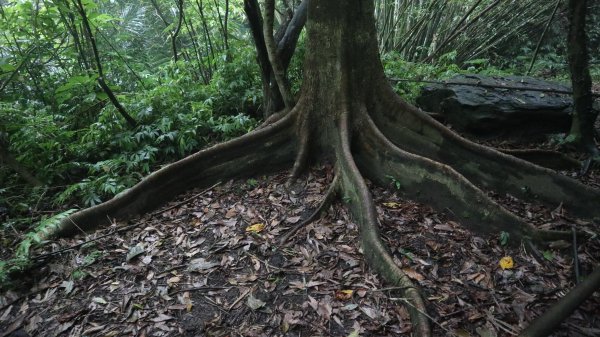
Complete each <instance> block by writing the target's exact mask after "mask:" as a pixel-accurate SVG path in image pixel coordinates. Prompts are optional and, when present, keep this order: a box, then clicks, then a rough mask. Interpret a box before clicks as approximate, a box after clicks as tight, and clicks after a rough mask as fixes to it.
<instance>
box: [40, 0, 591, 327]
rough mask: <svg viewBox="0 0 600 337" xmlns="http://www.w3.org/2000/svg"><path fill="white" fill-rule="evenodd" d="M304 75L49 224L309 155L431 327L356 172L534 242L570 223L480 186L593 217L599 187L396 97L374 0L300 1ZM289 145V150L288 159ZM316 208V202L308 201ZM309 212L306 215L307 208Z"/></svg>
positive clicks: (64, 227) (122, 213)
mask: <svg viewBox="0 0 600 337" xmlns="http://www.w3.org/2000/svg"><path fill="white" fill-rule="evenodd" d="M306 28H307V38H308V49H307V55H306V60H305V70H304V82H303V85H302V91H301V94H300V98H299V99H298V102H297V104H296V105H295V107H294V108H293V109H292V110H291V111H289V112H288V113H287V114H285V115H281V114H276V115H274V116H272V118H269V119H268V121H267V122H266V124H265V125H263V126H262V127H261V128H259V130H257V131H254V132H252V133H250V134H248V135H245V136H242V137H240V138H238V139H235V140H232V141H229V142H227V143H224V144H220V145H216V146H214V147H212V148H209V149H207V150H204V151H201V152H199V153H197V154H194V155H192V156H190V157H188V158H185V159H183V160H181V161H179V162H177V163H174V164H171V165H170V166H167V167H165V168H163V169H161V170H159V171H157V172H155V173H153V174H151V175H150V176H148V177H147V178H145V179H144V180H142V181H141V182H140V183H139V184H137V185H136V186H134V187H133V188H131V189H130V190H128V191H127V192H124V193H122V194H121V195H119V196H118V197H115V198H114V199H113V200H110V201H107V202H105V203H103V204H100V205H98V206H95V207H92V208H89V209H86V210H82V211H79V212H77V213H75V214H73V215H71V216H70V217H69V218H68V219H65V220H64V221H62V222H61V223H60V225H59V226H58V227H57V228H56V230H55V231H53V232H51V233H50V235H67V234H74V233H78V232H79V231H81V230H90V229H92V228H94V226H97V225H100V224H107V223H110V219H112V218H117V219H123V218H127V217H131V216H133V215H135V214H140V213H141V212H144V211H147V210H149V209H150V208H152V207H157V206H158V205H160V204H161V203H163V202H165V201H167V200H168V199H169V198H172V197H173V196H174V195H176V194H177V193H180V192H183V191H184V190H186V189H188V188H191V187H194V186H210V185H211V184H213V183H214V182H215V181H218V180H222V179H230V178H232V177H236V176H240V175H248V174H257V173H260V172H261V171H263V172H264V171H269V170H273V169H275V168H278V167H281V166H282V165H286V164H287V165H289V166H291V165H293V167H292V169H291V174H290V178H291V180H292V181H293V179H294V178H295V177H297V176H298V175H299V174H300V173H301V172H302V171H303V168H304V167H305V165H306V164H308V163H310V162H311V161H314V160H328V161H330V162H333V163H334V164H335V174H336V177H335V179H334V182H333V183H332V187H331V188H330V189H329V191H330V192H328V194H327V195H326V197H325V198H324V202H323V204H327V201H328V200H330V196H331V195H332V194H331V193H336V194H337V195H340V196H341V199H342V200H343V201H344V202H345V203H346V204H347V206H348V208H349V210H350V212H351V214H352V216H353V218H354V221H355V222H356V223H357V224H358V225H359V228H360V238H361V245H362V248H363V251H364V254H365V258H366V260H367V262H368V263H369V264H370V265H371V266H372V267H373V268H374V269H375V270H376V271H377V272H379V273H380V274H381V275H382V276H383V277H384V278H385V279H386V280H387V281H388V282H389V283H391V284H393V285H396V286H398V287H399V288H401V289H402V291H403V298H404V299H405V303H406V304H407V306H408V308H409V311H410V312H411V320H412V322H413V335H416V336H430V335H431V329H430V325H429V321H428V318H427V315H426V314H425V304H424V301H423V300H422V299H421V297H420V296H419V293H418V291H417V289H416V287H415V286H414V285H413V284H412V282H411V280H410V279H409V278H408V276H407V275H405V274H404V273H403V272H402V270H401V269H400V268H399V267H398V266H397V265H396V264H395V263H394V259H393V256H392V255H391V254H390V253H389V250H388V249H387V247H386V246H385V245H384V243H383V241H382V240H381V238H380V235H379V232H378V216H377V212H376V208H375V205H374V203H373V200H372V197H371V194H370V190H369V188H368V187H367V184H366V181H365V178H364V177H367V178H369V179H370V180H371V181H373V182H375V183H378V184H381V185H384V186H389V184H390V177H391V178H392V179H393V180H394V182H395V183H398V184H399V185H400V189H399V190H398V193H400V194H401V195H402V196H403V197H405V198H409V199H414V200H417V201H421V202H425V203H429V204H430V205H432V206H433V207H434V208H436V209H437V210H439V211H441V212H447V213H450V215H451V216H453V217H454V218H455V219H456V220H458V221H460V222H461V223H462V225H464V226H465V227H468V228H470V229H472V230H474V231H478V232H483V233H499V232H500V231H505V232H508V233H510V235H511V242H515V243H518V242H519V239H523V240H531V241H534V242H544V241H546V240H552V239H564V238H570V237H571V233H570V232H568V233H563V232H553V231H542V230H539V229H537V228H535V227H534V226H532V225H530V224H528V223H526V222H525V221H524V220H523V219H520V218H519V217H517V216H515V215H513V214H512V213H510V212H508V211H507V210H505V209H503V208H502V207H500V206H499V205H498V204H497V203H495V202H494V201H493V200H491V199H490V198H489V197H488V195H487V194H486V193H485V192H484V191H482V190H481V188H486V189H493V190H497V191H501V192H506V193H511V194H512V195H515V196H521V197H528V198H531V197H534V198H536V199H537V200H538V201H539V202H541V203H544V204H547V205H550V206H551V207H556V206H558V205H559V204H561V203H562V205H563V208H564V209H566V210H567V211H568V212H572V213H575V214H576V215H578V216H580V217H582V218H596V219H597V218H600V209H599V208H598V207H597V205H598V203H599V202H600V193H599V191H597V190H594V189H591V188H588V187H586V186H584V185H582V184H580V183H578V182H576V181H574V180H572V179H569V178H566V177H564V176H561V175H559V174H557V173H555V172H553V171H551V170H548V169H544V168H541V167H539V166H535V165H533V164H530V163H528V162H525V161H523V160H520V159H517V158H515V157H511V156H508V155H505V154H502V153H500V152H497V151H495V150H493V149H489V148H486V147H483V146H480V145H477V144H474V143H472V142H470V141H468V140H465V139H463V138H461V137H459V136H458V135H456V134H455V133H453V132H452V131H450V130H448V129H447V128H445V127H444V126H443V125H441V124H440V123H438V122H436V121H435V120H433V119H432V118H430V117H429V116H428V115H427V114H425V113H423V112H422V111H420V110H419V109H417V108H415V107H413V106H411V105H409V104H407V103H406V102H404V101H403V100H402V99H400V98H399V97H398V96H397V95H396V94H395V93H394V92H393V90H392V88H391V87H390V85H389V83H388V82H387V81H386V79H385V76H384V73H383V67H382V65H381V63H380V60H379V55H378V51H377V43H376V34H375V24H374V19H373V1H365V0H348V1H324V0H321V1H319V0H311V1H310V3H309V8H308V21H307V27H306ZM294 156H295V160H294V159H293V158H294ZM315 213H316V212H315ZM310 218H311V219H312V218H313V216H311V217H310Z"/></svg>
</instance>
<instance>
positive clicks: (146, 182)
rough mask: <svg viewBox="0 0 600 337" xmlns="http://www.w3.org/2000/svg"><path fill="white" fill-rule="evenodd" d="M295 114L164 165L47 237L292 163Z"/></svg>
mask: <svg viewBox="0 0 600 337" xmlns="http://www.w3.org/2000/svg"><path fill="white" fill-rule="evenodd" d="M296 115H297V113H296V112H295V111H292V112H290V113H289V114H288V115H287V116H286V117H284V118H282V119H280V120H278V121H276V122H275V123H273V124H271V125H266V126H264V127H262V128H260V129H258V130H256V131H254V132H251V133H248V134H246V135H244V136H241V137H239V138H236V139H233V140H231V141H228V142H225V143H221V144H217V145H215V146H212V147H210V148H208V149H206V150H202V151H199V152H197V153H195V154H193V155H190V156H188V157H186V158H184V159H182V160H179V161H177V162H175V163H172V164H170V165H168V166H165V167H163V168H162V169H160V170H158V171H156V172H154V173H152V174H150V175H149V176H147V177H145V178H144V179H143V180H142V181H140V182H139V183H137V184H136V185H135V186H133V187H132V188H130V189H128V190H126V191H124V192H122V193H121V194H119V195H117V196H115V197H114V198H113V199H111V200H108V201H106V202H103V203H101V204H99V205H96V206H93V207H90V208H87V209H83V210H81V211H78V212H76V213H74V214H72V215H71V216H69V217H67V218H66V219H64V220H63V221H61V222H60V224H59V225H58V226H57V227H56V228H54V230H52V231H51V232H50V233H47V234H46V236H47V237H54V236H59V237H60V236H69V235H74V234H76V233H81V232H86V231H89V230H93V229H96V228H98V227H100V226H103V225H109V224H110V223H111V221H112V220H113V219H126V218H130V217H133V216H135V215H139V214H142V213H143V212H146V211H149V210H152V209H154V208H156V207H157V206H159V205H160V204H163V203H164V202H166V201H168V200H170V199H172V198H173V197H175V196H177V195H178V194H180V193H183V192H185V191H187V190H189V189H191V188H194V187H200V188H202V187H207V186H210V185H213V184H214V183H215V182H218V181H223V180H227V179H231V178H234V177H240V176H249V175H255V174H260V173H269V172H273V171H274V170H277V169H279V168H282V167H283V166H285V165H289V163H290V162H291V161H292V159H293V153H294V152H295V147H296V144H295V139H294V137H293V134H294V132H293V128H292V127H293V125H294V121H295V120H296Z"/></svg>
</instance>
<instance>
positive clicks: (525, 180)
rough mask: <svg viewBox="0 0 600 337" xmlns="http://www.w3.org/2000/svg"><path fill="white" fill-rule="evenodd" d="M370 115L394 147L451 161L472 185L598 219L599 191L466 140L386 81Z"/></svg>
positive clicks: (449, 162) (599, 215) (599, 214)
mask: <svg viewBox="0 0 600 337" xmlns="http://www.w3.org/2000/svg"><path fill="white" fill-rule="evenodd" d="M376 93H377V95H376V96H377V97H374V99H373V100H372V106H371V109H370V113H371V116H372V118H373V121H374V122H375V124H376V125H377V127H378V128H379V129H380V130H381V132H382V133H383V134H384V135H385V136H386V137H387V138H388V139H389V140H391V141H392V142H393V143H394V144H395V145H396V146H398V147H400V148H402V149H403V150H406V151H408V152H410V153H414V154H417V155H420V156H423V157H426V158H429V159H432V160H435V161H438V162H440V163H444V164H447V165H449V166H451V167H452V168H453V169H454V170H456V171H457V172H459V173H460V174H461V175H463V176H464V177H465V178H467V179H468V180H469V181H471V182H472V183H473V184H475V185H477V186H479V187H481V188H485V189H490V190H494V191H497V192H504V193H510V194H512V195H515V196H519V197H522V198H528V199H531V198H537V199H539V200H540V201H541V202H543V203H544V204H546V205H548V206H549V207H556V206H558V205H559V204H561V203H562V204H563V206H564V207H565V208H566V209H567V210H568V211H570V212H572V213H574V214H576V215H577V216H579V217H582V218H587V219H600V209H599V208H598V207H597V205H598V204H599V203H600V192H599V191H598V190H595V189H593V188H590V187H588V186H586V185H583V184H581V183H579V182H578V181H576V180H573V179H571V178H568V177H566V176H563V175H561V174H558V173H556V172H555V171H553V170H550V169H547V168H543V167H540V166H537V165H534V164H531V163H529V162H527V161H525V160H522V159H519V158H516V157H513V156H510V155H506V154H504V153H501V152H499V151H496V150H494V149H491V148H488V147H485V146H482V145H479V144H476V143H473V142H471V141H469V140H466V139H464V138H462V137H460V136H459V135H457V134H456V133H454V132H453V131H451V130H449V129H448V128H446V127H445V126H444V125H442V124H440V123H439V122H437V121H435V120H434V119H433V118H431V117H429V116H427V115H426V114H425V113H423V112H422V111H420V110H419V109H417V108H416V107H414V106H412V105H409V104H407V103H406V102H404V101H403V100H402V99H400V98H399V97H398V96H397V95H396V94H395V93H394V92H393V90H392V89H391V87H390V86H389V84H387V83H384V84H382V85H379V86H378V90H377V91H376Z"/></svg>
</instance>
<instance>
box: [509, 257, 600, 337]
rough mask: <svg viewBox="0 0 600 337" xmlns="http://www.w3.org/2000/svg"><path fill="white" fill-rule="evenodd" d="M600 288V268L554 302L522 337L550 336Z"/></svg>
mask: <svg viewBox="0 0 600 337" xmlns="http://www.w3.org/2000/svg"><path fill="white" fill-rule="evenodd" d="M599 289H600V268H596V270H595V271H594V272H593V273H592V274H591V275H589V276H588V277H587V278H586V279H585V280H584V281H583V282H581V283H580V284H579V285H578V286H576V287H575V288H573V289H571V291H569V292H568V293H567V294H566V295H565V296H564V297H563V298H561V299H560V300H559V301H558V302H557V303H556V304H554V305H553V306H552V307H550V309H548V311H546V312H545V313H544V314H543V315H542V316H540V317H538V318H537V319H535V320H534V321H533V323H531V324H530V325H529V326H528V327H527V328H526V329H525V330H524V331H523V332H522V333H521V334H520V335H519V336H520V337H545V336H549V335H550V334H551V333H552V332H554V331H555V329H556V328H557V327H558V326H559V325H560V323H562V322H563V321H564V320H565V319H567V317H569V316H570V315H571V314H572V313H573V311H575V309H577V307H579V305H580V304H581V303H583V302H584V301H585V300H586V299H587V298H589V297H590V296H592V294H593V293H594V292H595V291H597V290H599Z"/></svg>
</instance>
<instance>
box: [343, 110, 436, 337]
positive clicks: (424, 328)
mask: <svg viewBox="0 0 600 337" xmlns="http://www.w3.org/2000/svg"><path fill="white" fill-rule="evenodd" d="M339 137H340V141H339V147H338V149H336V153H337V158H336V160H337V165H338V166H339V168H340V194H341V195H342V197H343V199H344V201H346V202H348V203H349V209H350V213H351V214H352V216H353V217H354V219H355V221H356V222H357V223H358V224H359V228H360V241H361V245H362V248H363V252H364V255H365V258H366V259H367V262H368V263H369V265H370V266H371V267H372V268H374V269H375V270H376V271H377V272H378V273H380V274H381V275H382V276H383V277H384V278H385V279H386V281H388V282H390V283H391V284H393V285H396V286H399V287H401V288H402V293H403V295H404V297H406V304H407V305H408V311H409V313H410V317H411V321H412V323H413V331H415V334H416V336H431V328H430V326H429V321H428V319H427V315H426V313H425V312H426V308H425V303H424V301H423V299H422V298H421V295H420V294H419V292H418V290H417V288H416V287H415V285H414V284H413V283H412V281H411V280H410V278H409V277H408V276H407V275H406V274H405V273H404V272H403V271H402V270H401V269H400V268H399V267H398V266H397V265H396V263H395V262H394V260H393V258H392V256H391V255H390V253H389V251H388V249H387V247H386V246H385V245H384V243H383V242H382V241H381V237H380V235H379V229H378V221H377V211H376V209H375V204H374V202H373V199H372V197H371V193H370V191H369V189H368V187H367V185H366V183H365V181H364V179H363V177H362V175H361V173H360V171H359V170H358V167H357V166H356V164H355V162H354V159H353V156H352V153H351V150H350V131H349V125H348V112H345V113H343V114H342V116H341V121H340V134H339Z"/></svg>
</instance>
